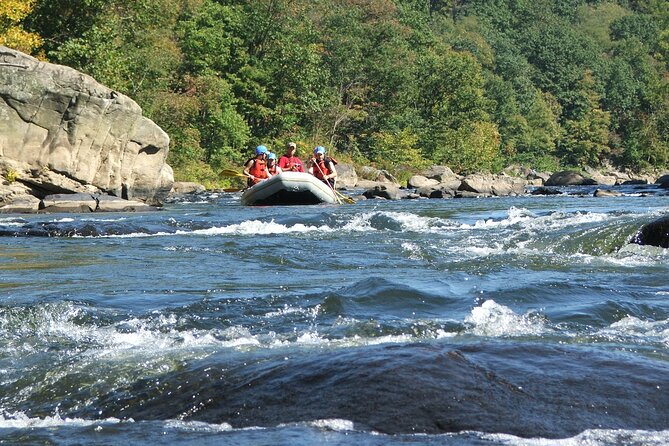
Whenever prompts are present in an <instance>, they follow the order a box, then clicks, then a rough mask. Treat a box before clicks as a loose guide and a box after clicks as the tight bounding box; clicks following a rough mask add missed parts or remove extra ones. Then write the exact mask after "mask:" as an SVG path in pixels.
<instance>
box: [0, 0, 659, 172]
mask: <svg viewBox="0 0 669 446" xmlns="http://www.w3.org/2000/svg"><path fill="white" fill-rule="evenodd" d="M0 43H2V44H5V45H7V46H10V47H13V48H17V49H21V50H23V51H26V52H29V53H32V54H33V55H36V56H37V57H40V58H42V59H44V60H48V61H50V62H54V63H60V64H64V65H68V66H71V67H74V68H76V69H79V70H81V71H83V72H85V73H88V74H90V75H91V76H93V77H94V78H95V79H97V80H98V81H99V82H101V83H103V84H105V85H107V86H109V87H110V88H113V89H116V90H118V91H120V92H122V93H124V94H126V95H128V96H130V97H132V98H133V99H135V100H136V101H137V102H138V103H139V104H140V106H142V108H143V109H144V112H145V114H146V115H147V116H149V117H150V118H152V119H153V120H154V121H155V122H156V123H157V124H159V125H160V126H161V127H162V128H163V129H165V130H166V131H167V132H168V134H169V135H170V137H171V140H172V142H171V144H172V146H171V151H170V159H169V162H170V164H171V165H172V166H173V167H174V169H175V175H176V177H177V179H192V180H196V181H201V182H205V183H210V184H211V183H213V182H215V181H216V177H217V175H216V172H218V171H219V170H220V169H221V168H223V167H232V166H238V165H240V163H242V162H243V161H244V160H245V159H247V158H248V157H249V154H250V153H251V149H252V148H253V147H254V146H255V145H257V144H259V143H263V144H266V145H268V146H270V148H273V149H275V150H276V151H278V152H281V150H282V147H283V146H284V144H285V143H286V142H287V141H289V140H295V141H297V142H298V145H299V147H300V148H301V154H302V155H306V151H307V150H308V149H309V148H310V147H313V146H314V145H317V144H320V145H325V146H326V147H328V149H330V150H331V152H334V153H336V154H337V155H338V156H339V157H342V158H344V159H349V160H352V161H354V162H357V163H373V164H375V165H376V166H377V167H381V168H389V169H391V170H395V171H396V172H397V171H400V170H402V171H411V170H415V169H420V168H421V167H424V166H425V165H428V164H432V163H440V164H447V165H449V166H451V167H452V168H453V169H454V170H457V171H461V172H466V171H497V170H499V169H501V168H502V167H504V166H505V165H508V164H512V163H517V164H523V165H526V166H528V167H532V168H536V169H544V170H555V169H557V168H559V167H566V166H576V167H582V166H586V165H589V166H598V165H601V164H602V163H611V164H613V165H615V166H618V167H628V168H632V169H647V168H651V167H655V168H666V167H669V76H668V67H669V1H667V0H636V1H635V0H617V1H614V0H610V1H601V0H429V1H428V0H2V2H1V3H0Z"/></svg>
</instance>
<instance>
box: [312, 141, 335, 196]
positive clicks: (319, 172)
mask: <svg viewBox="0 0 669 446" xmlns="http://www.w3.org/2000/svg"><path fill="white" fill-rule="evenodd" d="M308 168H309V173H310V174H312V175H313V176H315V177H316V178H318V179H319V180H321V181H323V182H324V183H327V184H329V185H330V187H331V188H333V189H334V187H335V181H336V180H335V178H337V170H336V169H335V162H334V160H333V159H332V158H328V157H326V156H325V147H323V146H318V147H316V148H315V149H314V157H313V158H312V159H311V160H309V164H308Z"/></svg>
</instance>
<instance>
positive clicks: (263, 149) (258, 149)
mask: <svg viewBox="0 0 669 446" xmlns="http://www.w3.org/2000/svg"><path fill="white" fill-rule="evenodd" d="M263 153H267V147H265V146H262V145H260V146H258V147H256V155H262V154H263Z"/></svg>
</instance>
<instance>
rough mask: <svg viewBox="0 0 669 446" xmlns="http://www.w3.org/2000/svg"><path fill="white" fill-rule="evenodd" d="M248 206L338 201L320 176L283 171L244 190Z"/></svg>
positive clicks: (244, 202)
mask: <svg viewBox="0 0 669 446" xmlns="http://www.w3.org/2000/svg"><path fill="white" fill-rule="evenodd" d="M241 202H242V204H243V205H246V206H274V205H291V204H319V203H338V201H337V196H336V195H335V193H334V191H333V190H332V189H330V188H329V187H328V185H327V184H325V183H323V182H322V181H321V180H319V179H318V178H316V177H314V176H313V175H311V174H309V173H303V172H282V173H280V174H279V175H275V176H273V177H272V178H269V179H267V180H265V181H263V182H261V183H258V184H256V185H255V186H253V187H250V188H248V189H246V191H244V193H243V194H242V198H241Z"/></svg>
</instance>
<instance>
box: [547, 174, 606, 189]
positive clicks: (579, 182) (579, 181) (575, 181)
mask: <svg viewBox="0 0 669 446" xmlns="http://www.w3.org/2000/svg"><path fill="white" fill-rule="evenodd" d="M594 184H597V182H596V181H595V180H593V179H592V178H586V177H584V176H583V175H581V174H580V173H578V172H574V171H572V170H563V171H561V172H555V173H554V174H553V175H551V177H550V178H549V179H548V180H547V181H546V182H545V183H544V185H545V186H589V185H594Z"/></svg>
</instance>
